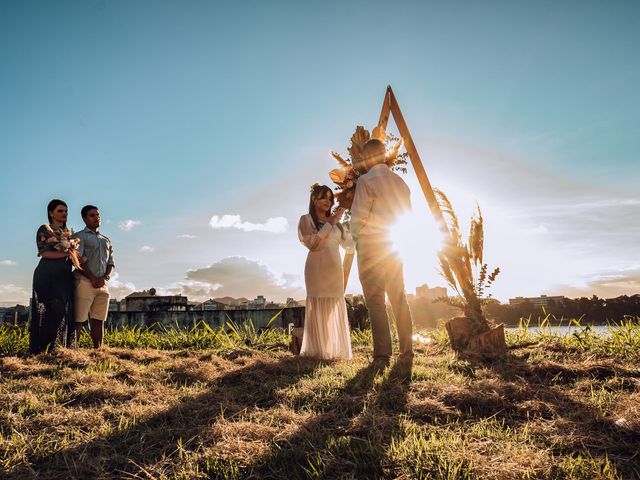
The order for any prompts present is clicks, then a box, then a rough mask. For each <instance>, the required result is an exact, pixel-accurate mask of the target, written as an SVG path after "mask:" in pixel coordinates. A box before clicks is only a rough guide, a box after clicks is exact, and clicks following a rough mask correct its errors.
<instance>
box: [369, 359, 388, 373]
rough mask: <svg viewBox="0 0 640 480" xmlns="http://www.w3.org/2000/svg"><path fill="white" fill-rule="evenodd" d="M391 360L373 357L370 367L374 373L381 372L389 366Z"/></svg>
mask: <svg viewBox="0 0 640 480" xmlns="http://www.w3.org/2000/svg"><path fill="white" fill-rule="evenodd" d="M390 363H391V359H390V358H389V357H374V358H373V361H372V362H371V366H372V367H373V369H374V370H375V371H376V372H381V371H382V370H384V369H385V368H387V367H388V366H389V364H390Z"/></svg>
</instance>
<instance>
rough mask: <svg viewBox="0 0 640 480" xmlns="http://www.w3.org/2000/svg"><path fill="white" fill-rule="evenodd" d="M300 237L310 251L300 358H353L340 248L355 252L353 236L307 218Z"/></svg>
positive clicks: (300, 229) (301, 223)
mask: <svg viewBox="0 0 640 480" xmlns="http://www.w3.org/2000/svg"><path fill="white" fill-rule="evenodd" d="M298 237H299V238H300V241H301V242H302V244H303V245H305V246H306V247H307V248H308V249H309V254H308V255H307V262H306V264H305V268H304V280H305V285H306V288H307V301H306V308H305V316H304V333H303V336H302V348H301V350H300V355H301V356H305V357H312V358H318V359H350V358H351V339H350V333H349V320H348V318H347V305H346V303H345V300H344V273H343V270H342V259H341V257H340V248H339V247H340V246H341V245H342V247H343V248H345V249H346V250H347V251H353V249H354V245H353V240H352V239H351V235H349V234H348V233H347V232H345V233H344V235H343V234H342V232H341V231H340V228H338V227H337V226H335V225H331V224H330V223H326V224H324V225H323V226H322V227H321V228H320V230H319V231H318V229H317V228H316V226H315V225H314V222H313V219H312V218H311V215H309V214H307V215H303V216H302V217H301V218H300V222H299V224H298Z"/></svg>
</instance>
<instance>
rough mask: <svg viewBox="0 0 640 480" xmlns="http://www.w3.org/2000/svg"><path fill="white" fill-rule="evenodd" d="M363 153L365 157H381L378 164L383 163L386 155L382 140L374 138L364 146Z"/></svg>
mask: <svg viewBox="0 0 640 480" xmlns="http://www.w3.org/2000/svg"><path fill="white" fill-rule="evenodd" d="M362 153H363V155H371V154H373V155H376V156H377V157H379V159H377V160H378V162H377V163H383V162H384V155H385V145H384V143H382V142H381V141H380V140H378V139H376V138H373V139H371V140H369V141H368V142H367V143H365V144H364V147H363V149H362ZM380 159H382V160H380Z"/></svg>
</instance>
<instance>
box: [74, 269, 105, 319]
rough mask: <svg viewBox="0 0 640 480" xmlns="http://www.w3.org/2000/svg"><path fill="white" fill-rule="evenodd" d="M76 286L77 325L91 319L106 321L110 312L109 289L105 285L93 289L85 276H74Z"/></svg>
mask: <svg viewBox="0 0 640 480" xmlns="http://www.w3.org/2000/svg"><path fill="white" fill-rule="evenodd" d="M74 277H75V284H76V307H75V308H76V323H84V322H86V321H87V320H88V319H89V318H93V319H95V320H102V321H104V320H106V319H107V314H108V312H109V288H108V287H107V284H106V283H105V284H104V285H103V286H102V287H100V288H93V285H91V281H90V280H89V279H88V278H87V277H85V276H83V275H78V274H76V275H74Z"/></svg>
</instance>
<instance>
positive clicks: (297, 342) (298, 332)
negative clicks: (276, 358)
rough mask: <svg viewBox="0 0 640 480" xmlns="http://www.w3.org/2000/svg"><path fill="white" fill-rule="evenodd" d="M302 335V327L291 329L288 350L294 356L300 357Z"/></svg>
mask: <svg viewBox="0 0 640 480" xmlns="http://www.w3.org/2000/svg"><path fill="white" fill-rule="evenodd" d="M303 333H304V328H303V327H294V328H292V329H291V342H290V343H289V350H291V353H293V354H294V355H300V350H301V349H302V334H303Z"/></svg>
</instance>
